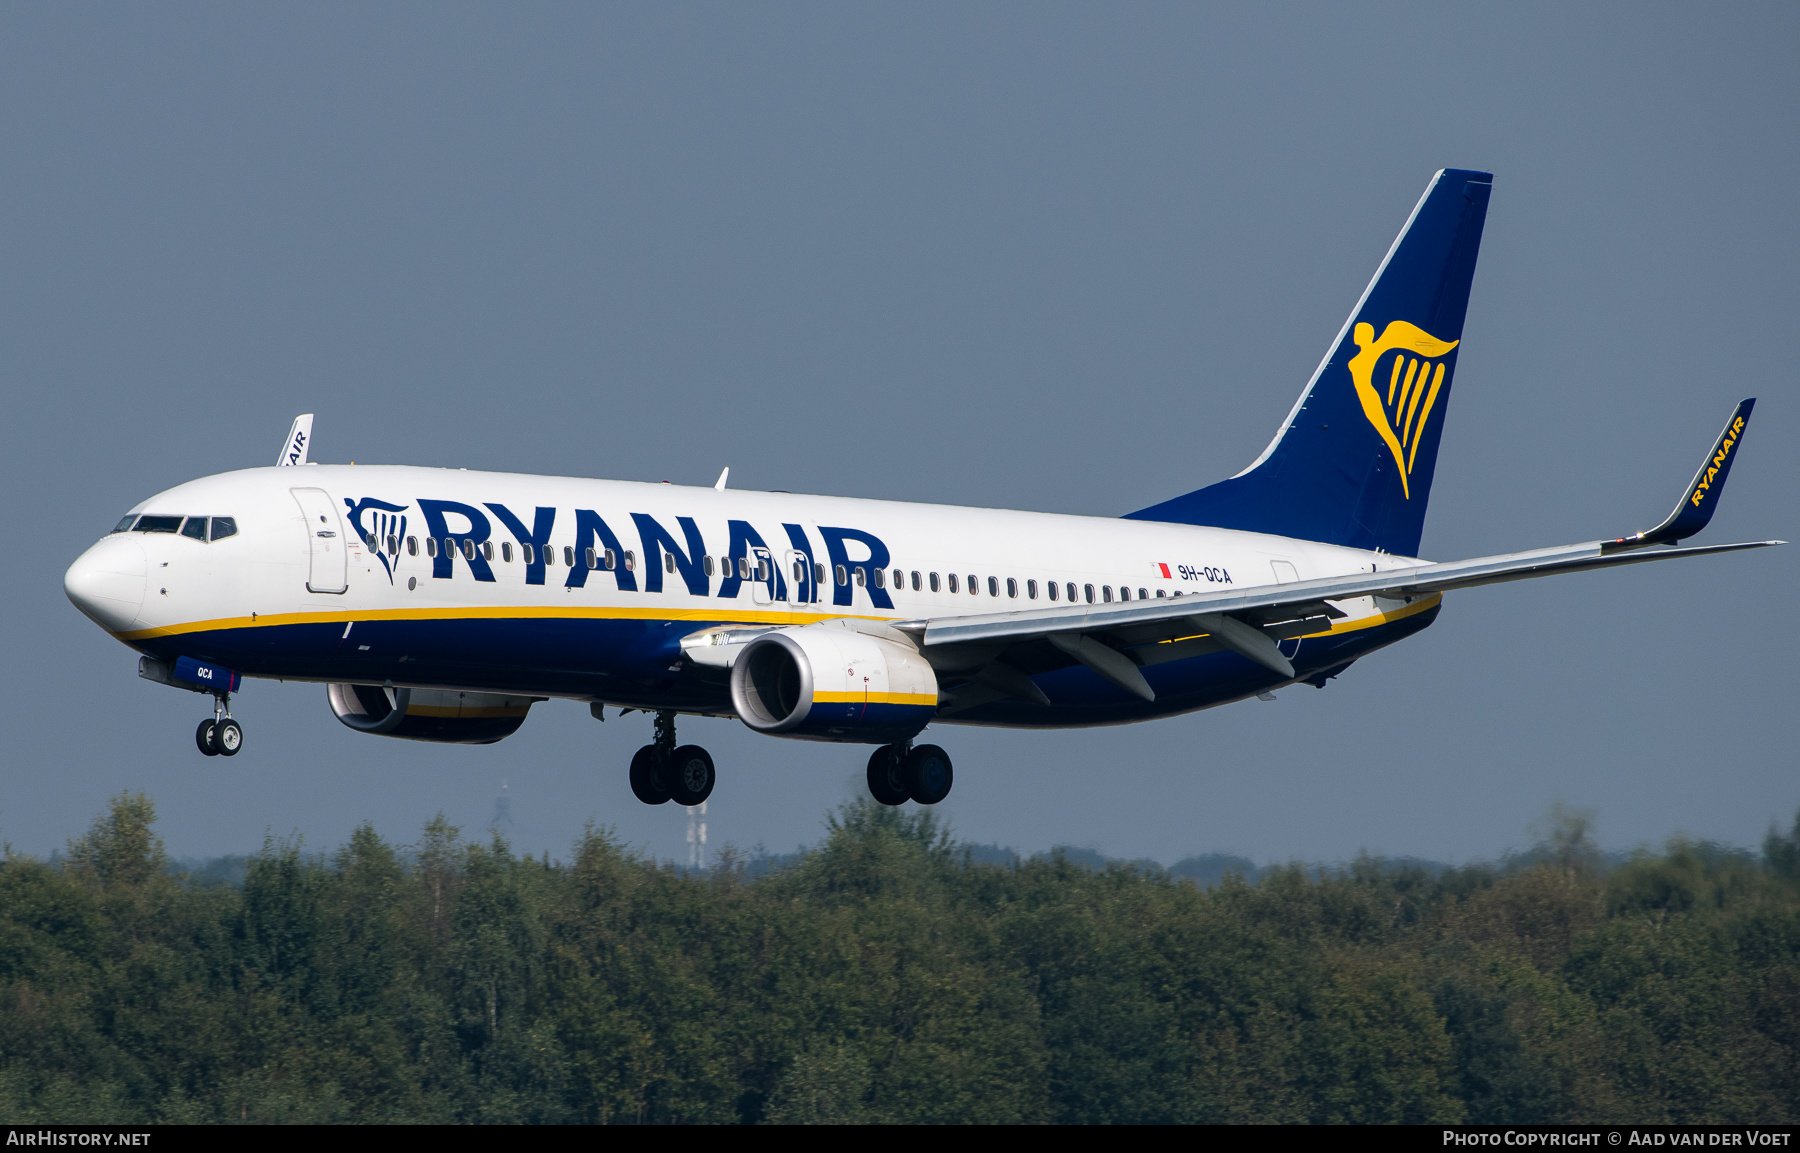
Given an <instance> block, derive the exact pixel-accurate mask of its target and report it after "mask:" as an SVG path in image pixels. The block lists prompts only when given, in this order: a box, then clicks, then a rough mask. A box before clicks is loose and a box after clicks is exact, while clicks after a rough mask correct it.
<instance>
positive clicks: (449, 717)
mask: <svg viewBox="0 0 1800 1153" xmlns="http://www.w3.org/2000/svg"><path fill="white" fill-rule="evenodd" d="M326 691H327V693H328V694H329V696H330V699H331V712H332V714H333V715H334V716H336V717H337V719H338V720H340V721H342V722H344V724H345V725H347V726H349V727H350V728H353V729H355V730H356V731H357V732H359V733H374V734H375V735H377V736H382V737H399V738H401V739H402V740H407V741H437V742H439V743H440V744H448V745H491V744H493V743H494V742H495V741H497V740H500V739H501V738H502V737H510V736H512V735H513V734H514V733H516V732H518V731H519V726H520V725H522V724H524V723H525V714H526V713H527V712H529V711H530V710H531V703H532V702H533V701H536V700H542V699H543V698H542V697H506V696H499V695H497V694H495V693H462V692H457V691H455V690H448V689H384V688H381V687H380V686H378V685H327V686H326Z"/></svg>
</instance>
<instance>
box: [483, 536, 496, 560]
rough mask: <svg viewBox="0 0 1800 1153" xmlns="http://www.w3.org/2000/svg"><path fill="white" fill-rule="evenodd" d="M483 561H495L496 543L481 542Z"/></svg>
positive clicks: (489, 541)
mask: <svg viewBox="0 0 1800 1153" xmlns="http://www.w3.org/2000/svg"><path fill="white" fill-rule="evenodd" d="M481 559H482V560H493V559H494V542H493V541H491V540H484V541H482V542H481Z"/></svg>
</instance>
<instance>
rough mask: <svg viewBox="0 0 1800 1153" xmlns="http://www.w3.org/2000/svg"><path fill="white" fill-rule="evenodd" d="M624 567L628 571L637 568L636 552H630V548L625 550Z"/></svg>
mask: <svg viewBox="0 0 1800 1153" xmlns="http://www.w3.org/2000/svg"><path fill="white" fill-rule="evenodd" d="M625 568H626V569H627V570H628V571H630V570H635V569H636V568H637V553H635V552H632V551H631V550H630V549H626V550H625Z"/></svg>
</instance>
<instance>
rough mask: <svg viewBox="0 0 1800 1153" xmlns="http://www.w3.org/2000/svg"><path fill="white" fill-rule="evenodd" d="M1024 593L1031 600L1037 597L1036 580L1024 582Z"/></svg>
mask: <svg viewBox="0 0 1800 1153" xmlns="http://www.w3.org/2000/svg"><path fill="white" fill-rule="evenodd" d="M1025 595H1026V596H1028V597H1030V598H1031V599H1032V600H1036V599H1037V582H1036V581H1026V582H1025Z"/></svg>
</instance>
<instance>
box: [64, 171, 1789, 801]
mask: <svg viewBox="0 0 1800 1153" xmlns="http://www.w3.org/2000/svg"><path fill="white" fill-rule="evenodd" d="M1491 188H1492V177H1491V176H1490V175H1489V174H1488V173H1485V172H1469V171H1460V170H1456V169H1446V170H1444V171H1441V172H1439V173H1438V174H1437V175H1436V176H1434V177H1433V178H1432V180H1431V183H1430V185H1429V186H1428V187H1427V188H1426V190H1425V195H1424V196H1423V198H1421V199H1420V201H1419V203H1418V205H1417V206H1416V207H1415V208H1414V209H1413V212H1412V215H1411V217H1409V218H1408V219H1407V222H1406V225H1405V227H1404V228H1402V229H1401V231H1400V235H1399V237H1398V238H1397V239H1396V240H1395V241H1394V244H1393V247H1392V248H1390V249H1389V251H1388V254H1387V256H1386V258H1385V259H1384V260H1383V261H1382V263H1381V267H1380V268H1379V269H1378V270H1377V271H1376V273H1375V277H1374V279H1373V280H1371V281H1370V282H1369V286H1368V288H1367V289H1366V290H1364V292H1363V295H1362V298H1361V299H1360V300H1358V301H1357V302H1356V307H1355V308H1354V309H1353V310H1352V311H1351V313H1350V317H1349V319H1348V320H1346V321H1345V322H1344V327H1343V329H1342V330H1341V331H1340V332H1339V333H1338V337H1337V339H1336V340H1335V341H1333V342H1332V345H1331V348H1330V350H1329V351H1328V352H1327V353H1326V355H1325V359H1324V360H1323V361H1322V362H1321V363H1320V364H1319V367H1318V369H1317V370H1316V371H1315V372H1314V373H1313V377H1312V379H1311V380H1310V381H1308V382H1307V385H1306V388H1305V390H1304V391H1303V392H1301V394H1300V399H1299V400H1298V401H1296V402H1295V404H1294V407H1293V411H1291V412H1290V413H1289V414H1288V417H1287V419H1286V420H1285V421H1283V422H1282V425H1281V428H1280V430H1279V431H1278V432H1277V433H1276V436H1275V439H1274V440H1273V442H1271V443H1270V445H1269V446H1268V448H1266V449H1265V450H1264V451H1263V453H1262V455H1261V456H1259V457H1257V458H1256V460H1255V461H1254V462H1253V463H1252V464H1251V465H1250V467H1249V468H1247V469H1245V470H1244V471H1243V472H1241V473H1239V474H1238V475H1236V476H1234V477H1232V478H1230V479H1229V480H1224V481H1221V482H1219V483H1217V484H1214V485H1210V486H1208V487H1206V488H1202V489H1198V490H1196V491H1194V492H1190V493H1188V494H1186V495H1184V496H1177V497H1175V498H1173V499H1172V500H1168V501H1164V502H1163V503H1161V504H1158V505H1153V506H1151V507H1150V508H1146V509H1141V510H1139V511H1138V512H1134V513H1130V514H1128V515H1126V516H1124V517H1121V518H1119V519H1116V520H1115V519H1104V518H1097V517H1079V516H1060V515H1055V514H1049V513H1033V512H1010V511H1004V510H997V509H980V508H955V507H947V506H940V505H923V504H904V503H895V502H888V501H874V500H849V499H844V498H840V497H829V496H800V495H794V494H790V493H764V492H743V491H736V490H732V489H730V488H728V487H727V486H726V479H727V478H726V476H725V475H721V476H720V477H719V482H718V484H716V485H714V486H713V487H712V488H685V487H679V486H672V485H667V484H642V483H634V482H629V481H606V480H583V479H579V478H574V477H549V476H529V475H521V474H515V473H492V472H468V471H463V470H457V469H437V468H413V467H405V466H377V467H369V466H366V465H365V466H362V467H354V466H341V465H321V464H317V463H315V462H312V461H309V460H308V456H309V452H310V448H311V445H310V440H311V436H312V417H311V416H303V417H301V418H300V419H299V420H297V421H296V422H295V424H294V428H293V430H292V431H291V432H290V434H289V438H288V441H287V443H286V444H285V445H284V446H283V448H282V451H281V456H280V458H279V460H278V461H277V463H276V466H275V467H273V468H259V469H248V470H244V471H240V472H230V473H224V474H221V475H218V476H211V477H206V478H204V479H201V480H196V481H192V482H190V483H187V484H183V485H179V486H177V487H175V488H172V489H169V490H168V491H167V492H163V493H158V494H157V495H156V496H153V497H151V498H150V499H149V500H146V501H144V502H142V503H140V504H139V505H138V506H137V507H136V508H134V509H133V510H132V511H131V512H130V513H128V514H127V515H126V516H125V517H124V519H122V520H120V521H119V523H118V527H117V528H115V529H114V530H113V531H112V533H111V534H110V535H108V536H106V537H105V538H103V539H102V540H101V541H100V542H99V543H98V544H96V545H94V546H93V547H92V548H90V549H88V550H87V552H85V553H83V554H82V555H81V557H80V559H78V560H77V561H76V562H75V563H74V565H72V566H71V567H70V568H69V570H68V573H67V575H66V576H65V577H64V582H63V583H64V588H65V589H66V590H67V592H68V596H69V599H70V600H71V601H73V602H74V603H75V605H76V607H77V608H79V609H80V610H81V611H82V612H83V613H85V614H86V615H87V616H88V617H90V618H91V619H92V620H93V621H94V622H95V623H97V624H98V625H99V626H100V627H101V628H103V629H106V630H107V631H108V632H110V633H112V634H113V635H114V636H116V637H117V638H119V640H121V641H123V642H124V643H125V644H127V645H129V646H131V647H132V648H133V649H136V650H137V651H138V652H139V653H140V654H142V656H141V658H140V660H139V666H138V667H139V674H140V675H141V676H143V677H145V678H147V679H149V680H152V681H156V682H158V683H161V684H165V685H170V686H173V687H175V688H181V689H190V690H193V691H196V692H201V693H207V694H210V695H211V696H212V698H213V714H212V716H210V717H208V718H206V719H204V720H202V721H201V722H200V726H199V728H198V730H197V731H196V733H195V739H196V741H197V743H198V744H199V747H200V751H201V752H202V753H204V754H206V755H207V756H214V755H221V756H232V755H235V754H236V753H237V752H238V751H239V750H240V749H241V748H242V746H243V739H244V737H243V730H242V728H241V727H240V726H239V724H238V722H237V721H236V720H234V719H233V718H232V715H231V708H230V703H231V696H232V694H233V693H235V692H237V690H238V688H239V686H240V684H241V683H242V678H244V677H260V678H265V679H266V678H279V679H281V680H290V681H314V682H317V683H320V684H323V685H325V686H326V696H327V698H328V700H329V702H330V705H331V711H332V713H333V714H334V715H335V716H336V717H337V718H338V720H339V721H341V722H342V723H343V724H345V725H348V726H349V727H350V728H352V729H355V730H357V731H358V732H363V733H370V734H374V735H377V736H387V737H400V738H403V739H406V740H416V741H448V742H460V743H465V744H487V743H491V742H493V741H497V740H500V739H501V738H502V737H505V736H507V735H509V734H511V733H513V732H514V731H516V730H517V729H518V728H519V726H520V725H521V724H523V723H524V721H525V716H526V713H527V712H528V711H529V710H530V708H531V706H532V705H533V704H536V703H538V702H540V701H544V700H547V699H549V698H553V697H560V698H569V699H573V700H578V701H585V702H587V703H588V704H589V707H590V709H591V710H592V712H593V715H594V716H596V717H599V718H601V719H604V718H605V709H606V708H608V707H612V708H615V709H618V710H620V711H621V712H628V711H641V712H646V713H650V714H652V715H653V716H654V717H655V730H654V731H655V739H654V740H653V741H652V742H651V743H650V744H648V745H645V746H644V747H643V748H642V749H640V750H639V751H638V753H637V755H636V756H635V757H634V758H633V760H632V762H631V768H630V779H631V786H632V789H633V791H634V792H635V793H636V795H637V796H638V798H639V799H640V800H642V801H644V802H645V803H647V804H653V805H654V804H661V803H664V802H666V801H669V800H671V799H673V800H675V801H677V802H678V803H680V804H684V805H694V804H698V803H700V802H701V801H703V800H705V799H706V797H707V795H708V794H709V793H710V792H711V791H712V787H713V780H714V774H713V762H712V758H711V757H710V756H709V755H708V754H707V752H706V750H704V749H702V748H700V747H699V746H697V745H681V744H679V743H678V742H677V740H676V736H675V719H676V717H677V716H680V715H683V714H686V715H690V716H693V715H698V716H715V717H736V718H738V719H739V720H741V721H743V722H744V724H746V725H748V726H750V728H752V729H754V730H755V731H757V732H759V733H766V734H768V735H770V736H776V737H791V738H795V739H799V740H814V741H837V742H841V743H849V744H864V745H874V746H877V747H876V748H875V750H874V752H873V753H872V755H871V756H870V757H869V762H868V781H869V791H870V792H871V793H872V794H873V795H874V796H875V798H876V799H877V800H878V801H881V802H882V803H884V804H889V805H895V804H900V803H902V802H904V801H906V800H909V799H910V800H913V801H916V802H918V803H920V804H927V805H929V804H934V803H936V802H938V801H941V800H943V799H944V797H945V796H946V795H947V794H948V793H949V792H950V785H951V780H952V771H951V761H950V757H949V756H948V755H947V754H946V753H945V752H944V750H943V749H941V748H939V747H937V746H936V745H931V744H918V743H915V741H916V739H917V738H918V737H919V735H920V734H921V733H922V732H923V731H924V730H925V728H926V727H927V726H928V725H931V724H933V723H934V722H935V723H939V724H965V725H1002V726H1017V727H1062V726H1079V725H1110V724H1123V723H1126V722H1130V721H1143V720H1149V719H1152V718H1155V717H1166V716H1172V715H1174V714H1177V713H1186V712H1191V711H1193V710H1196V709H1204V708H1210V707H1212V706H1214V705H1222V704H1225V703H1227V702H1230V701H1237V700H1243V699H1245V698H1247V697H1256V696H1262V697H1266V696H1267V695H1268V694H1269V693H1270V692H1271V691H1273V690H1275V689H1278V688H1281V687H1283V686H1286V685H1292V684H1302V683H1303V684H1308V685H1314V686H1317V687H1320V688H1323V687H1324V686H1325V684H1326V682H1327V681H1329V680H1330V679H1331V678H1333V677H1335V676H1337V675H1339V674H1340V673H1342V672H1343V671H1344V670H1345V669H1347V668H1349V667H1350V665H1351V664H1352V663H1354V662H1355V661H1356V660H1357V659H1358V658H1359V657H1361V656H1363V655H1364V654H1366V653H1369V652H1373V651H1374V650H1376V649H1379V648H1382V647H1384V646H1386V645H1391V644H1393V643H1394V642H1396V641H1399V640H1402V639H1404V638H1406V637H1409V636H1411V635H1412V634H1414V633H1416V632H1418V631H1419V630H1421V629H1423V628H1425V627H1426V626H1427V625H1429V624H1431V622H1432V621H1433V620H1434V619H1436V617H1437V614H1438V610H1439V607H1440V603H1441V601H1442V598H1443V595H1444V593H1446V592H1448V591H1450V590H1452V589H1461V588H1468V587H1471V586H1474V585H1483V584H1493V583H1496V582H1499V581H1512V580H1521V579H1524V578H1527V577H1541V576H1551V575H1555V574H1558V573H1569V572H1580V571H1583V570H1586V569H1595V568H1606V567H1610V566H1612V565H1623V564H1636V563H1638V562H1641V561H1652V560H1667V559H1672V558H1676V557H1692V556H1699V555H1701V554H1703V553H1714V552H1729V551H1733V550H1736V549H1747V548H1758V547H1761V546H1764V545H1770V544H1779V543H1782V542H1779V541H1756V542H1750V543H1743V544H1722V545H1708V546H1703V547H1699V548H1662V547H1656V546H1666V545H1671V544H1673V543H1674V542H1676V541H1679V540H1681V539H1683V538H1685V537H1688V536H1691V535H1693V534H1694V533H1697V532H1699V531H1700V530H1701V529H1702V528H1703V527H1705V525H1706V523H1707V521H1708V520H1710V519H1711V517H1712V512H1713V508H1714V507H1715V505H1716V504H1717V502H1718V498H1719V494H1720V492H1721V490H1722V489H1723V488H1724V485H1725V479H1726V477H1727V475H1728V474H1729V472H1730V470H1731V465H1732V461H1733V460H1734V459H1735V455H1736V449H1737V447H1738V445H1739V444H1740V442H1741V439H1742V437H1743V433H1744V424H1745V421H1746V420H1747V419H1748V417H1749V415H1750V409H1751V405H1752V401H1749V400H1746V401H1744V402H1743V403H1742V404H1740V405H1738V407H1737V409H1736V411H1735V412H1734V413H1733V414H1732V417H1731V420H1730V422H1729V423H1728V424H1727V425H1726V427H1725V431H1724V433H1723V434H1722V435H1721V436H1720V437H1719V439H1718V441H1717V443H1716V444H1715V445H1714V447H1713V450H1712V452H1711V453H1710V454H1709V455H1708V456H1707V458H1706V460H1705V462H1704V463H1703V464H1702V466H1701V468H1700V471H1699V473H1698V474H1697V475H1696V476H1695V478H1694V481H1693V483H1692V484H1691V485H1690V486H1689V487H1688V489H1687V491H1686V492H1685V493H1684V494H1683V496H1682V498H1681V501H1680V503H1679V504H1678V505H1677V506H1676V508H1675V511H1674V512H1673V513H1671V514H1670V516H1669V517H1668V519H1666V520H1665V521H1663V523H1662V524H1660V525H1658V526H1657V527H1656V528H1653V529H1650V530H1648V531H1646V532H1641V533H1638V534H1636V535H1634V536H1628V537H1620V538H1618V539H1615V540H1604V541H1589V542H1587V543H1584V544H1574V545H1567V546H1564V547H1560V548H1545V549H1538V550H1535V551H1532V552H1524V553H1511V554H1506V555H1502V556H1489V557H1479V558H1476V559H1474V560H1464V561H1453V562H1449V563H1433V562H1430V561H1425V560H1420V559H1418V558H1417V557H1416V556H1415V555H1414V554H1416V553H1417V552H1418V547H1419V537H1420V532H1421V530H1422V528H1423V526H1424V522H1425V506H1426V502H1427V501H1428V500H1429V499H1430V496H1431V480H1432V475H1433V473H1434V471H1435V470H1436V467H1437V453H1438V443H1439V439H1440V437H1441V436H1442V433H1443V427H1444V418H1445V414H1446V412H1447V411H1448V409H1449V407H1450V391H1451V387H1452V385H1453V383H1454V381H1455V378H1456V363H1457V356H1458V353H1459V352H1460V350H1461V343H1462V330H1463V316H1464V313H1465V311H1466V309H1467V306H1468V300H1469V285H1470V282H1471V280H1472V279H1473V276H1474V271H1475V258H1476V253H1477V250H1478V249H1479V247H1480V244H1481V232H1482V225H1483V222H1484V220H1485V219H1486V214H1487V204H1488V196H1489V193H1490V191H1491Z"/></svg>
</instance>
